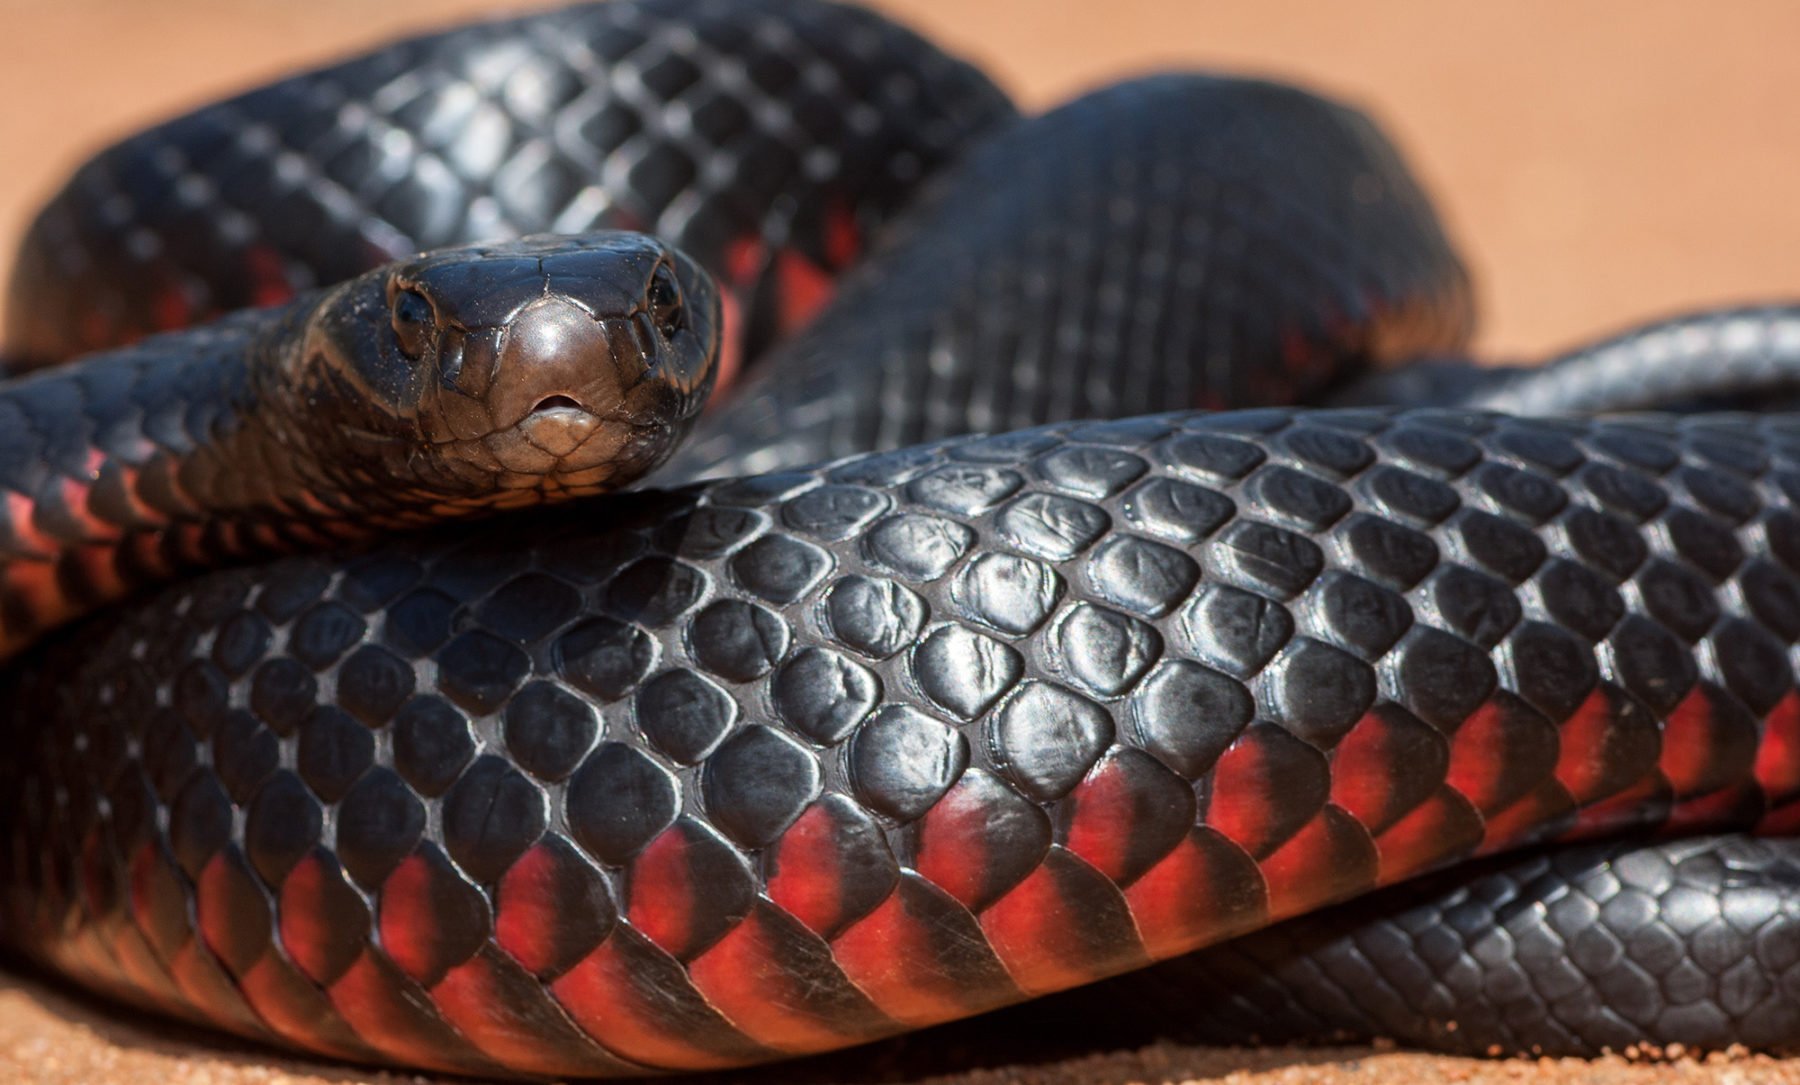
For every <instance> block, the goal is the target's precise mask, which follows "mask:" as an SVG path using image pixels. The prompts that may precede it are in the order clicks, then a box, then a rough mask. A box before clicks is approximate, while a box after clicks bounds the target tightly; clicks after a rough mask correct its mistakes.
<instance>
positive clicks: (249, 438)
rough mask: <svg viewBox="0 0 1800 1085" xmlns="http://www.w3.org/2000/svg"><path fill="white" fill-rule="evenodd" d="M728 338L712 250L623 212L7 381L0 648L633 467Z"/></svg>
mask: <svg viewBox="0 0 1800 1085" xmlns="http://www.w3.org/2000/svg"><path fill="white" fill-rule="evenodd" d="M678 268H679V269H680V270H678ZM684 283H685V286H684V285H683V284H684ZM653 294H654V295H655V296H657V297H664V296H665V294H666V300H667V302H668V306H667V308H666V310H665V311H663V312H662V313H661V315H660V316H655V315H653V314H652V312H651V310H652V309H653V308H655V305H654V303H653V301H652V300H651V296H652V295H653ZM684 295H685V301H684V300H683V296H684ZM403 314H404V316H405V320H404V321H402V319H401V318H402V315H403ZM658 320H661V321H662V322H663V326H661V327H658V326H656V325H657V321H658ZM402 329H404V331H405V335H404V337H403V336H402V335H401V331H402ZM719 339H720V328H719V306H718V301H717V297H716V295H715V294H714V293H713V290H712V285H711V281H710V280H708V279H707V278H706V277H705V275H704V273H703V272H701V271H700V270H699V269H698V268H696V267H694V266H693V264H692V263H691V262H690V261H689V260H688V259H687V257H685V256H682V255H681V254H680V253H677V252H675V251H673V250H671V249H669V248H667V247H666V246H664V245H663V244H661V243H660V242H658V241H656V240H655V239H654V238H649V237H646V236H644V235H641V234H621V233H615V232H608V233H600V234H588V235H579V236H573V237H563V236H556V237H548V238H546V237H536V238H528V239H522V240H518V241H513V242H508V243H502V244H497V245H482V246H473V247H468V248H462V249H445V250H439V251H438V252H436V253H434V254H431V255H429V256H425V257H420V258H418V259H415V260H410V261H403V262H399V263H396V264H392V265H388V266H386V267H383V268H378V269H376V270H375V271H372V272H369V273H367V274H365V275H362V276H358V277H357V278H355V279H352V280H350V281H349V282H347V283H344V284H342V285H340V286H338V287H335V288H333V289H331V290H328V291H318V292H314V293H313V294H311V295H309V296H307V297H305V298H303V299H302V300H299V301H295V302H293V303H291V304H289V305H287V306H284V307H281V308H278V309H274V310H248V311H245V312H242V313H239V314H236V315H234V316H232V317H229V318H227V319H225V320H222V321H219V322H218V323H216V324H211V325H204V326H202V327H199V328H196V329H191V330H188V331H182V332H172V333H168V334H165V335H160V336H154V337H152V338H150V339H148V340H146V341H144V342H142V343H140V344H137V345H135V346H131V347H125V348H121V349H119V350H116V351H111V352H103V353H101V354H97V355H93V356H89V357H86V358H83V359H80V360H79V361H75V362H71V363H68V364H66V365H62V366H59V367H56V368H54V369H51V370H47V371H43V372H40V373H37V374H35V375H33V376H30V377H27V378H23V379H19V380H14V381H9V382H4V383H0V656H5V655H10V654H11V653H13V652H16V651H18V650H19V649H21V648H23V647H25V646H26V645H27V644H29V643H30V642H31V641H32V640H33V639H34V638H35V637H36V635H37V634H39V633H40V632H42V631H44V630H46V629H50V628H54V627H55V626H57V625H61V624H63V623H64V622H66V621H68V620H70V619H71V618H74V617H76V616H78V615H80V614H82V613H85V612H87V611H89V610H92V609H93V608H94V607H96V606H98V605H99V604H101V603H105V602H109V601H113V600H117V599H122V598H124V597H125V596H126V595H127V594H129V593H130V592H131V591H133V590H136V589H139V588H142V587H143V586H145V585H147V584H154V583H160V582H163V581H167V580H169V579H171V578H173V577H174V576H176V575H177V574H179V573H184V572H189V573H191V572H195V571H198V570H201V569H207V568H212V567H216V566H218V565H220V564H223V563H225V562H227V561H229V560H232V559H241V558H244V557H247V556H264V557H266V556H269V555H271V554H275V553H289V552H301V551H315V550H319V549H328V548H330V547H331V546H333V545H336V544H341V543H344V542H347V541H351V540H367V539H370V538H374V537H377V536H380V535H384V534H391V533H393V532H394V531H397V530H402V529H405V528H411V527H418V526H420V525H423V524H435V523H442V522H444V521H447V520H452V519H457V518H460V517H467V516H471V515H475V514H478V513H481V512H484V511H491V510H493V509H495V508H507V507H515V508H516V507H523V506H526V505H531V504H536V503H540V502H545V501H554V500H569V499H572V498H574V497H578V496H583V495H588V494H594V493H602V492H605V491H607V490H611V489H620V488H622V487H623V486H625V485H627V484H629V483H631V482H635V481H636V480H637V479H638V477H640V476H641V475H643V474H644V473H645V472H646V471H648V470H650V469H652V468H654V467H655V466H657V465H658V464H660V463H661V462H662V461H663V460H664V459H666V458H667V456H668V454H669V452H670V450H671V449H672V448H673V447H674V445H675V443H676V442H677V441H679V440H680V438H681V436H682V435H683V434H684V433H685V432H686V431H687V428H688V427H689V426H690V425H692V423H693V420H694V418H695V417H696V416H697V415H698V414H699V412H700V408H701V405H702V404H703V403H704V402H705V398H706V392H707V390H708V389H709V388H710V387H711V385H712V382H713V379H714V376H715V373H716V367H715V361H716V359H717V356H718V348H719Z"/></svg>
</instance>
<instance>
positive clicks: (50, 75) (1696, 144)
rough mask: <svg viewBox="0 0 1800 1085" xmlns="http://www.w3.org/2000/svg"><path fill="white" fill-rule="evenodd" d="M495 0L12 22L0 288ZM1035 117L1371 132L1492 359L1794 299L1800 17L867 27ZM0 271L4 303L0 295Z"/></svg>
mask: <svg viewBox="0 0 1800 1085" xmlns="http://www.w3.org/2000/svg"><path fill="white" fill-rule="evenodd" d="M532 6H543V5H541V4H531V3H517V2H515V3H505V2H503V0H502V2H496V0H158V2H157V3H143V2H141V0H0V19H3V20H4V27H5V30H6V33H5V35H4V36H3V38H0V101H3V102H4V103H5V105H4V108H0V264H6V263H10V260H11V253H12V251H13V248H14V245H15V244H16V239H17V238H18V236H19V234H20V232H21V231H22V229H23V228H24V226H25V224H26V222H27V221H28V220H29V218H30V216H31V214H32V212H33V210H34V209H35V207H36V206H37V205H38V203H39V202H40V201H42V200H43V198H44V197H45V196H47V195H48V194H49V193H50V192H51V191H52V190H53V189H54V188H55V187H56V186H57V185H59V184H60V183H61V181H62V179H63V178H64V177H65V176H66V174H67V173H68V171H69V170H70V169H71V168H72V167H73V166H74V165H75V164H76V163H77V162H78V161H80V159H81V158H83V157H84V156H85V155H87V154H88V153H90V152H91V151H93V150H95V149H96V148H98V147H99V146H101V145H103V144H105V143H107V142H110V141H111V140H112V139H114V138H116V137H117V136H119V135H121V134H123V133H125V132H127V131H129V130H131V129H132V128H133V127H135V126H138V125H142V124H145V123H149V122H152V121H154V120H157V119H160V118H162V117H165V116H167V115H169V114H171V113H175V112H179V111H181V110H184V109H185V108H187V107H189V106H192V105H195V104H198V103H200V102H202V101H205V100H206V99H208V98H209V97H213V96H216V95H219V94H223V93H227V92H230V91H233V90H236V89H239V88H241V87H243V86H245V85H247V84H251V83H254V82H257V81H260V80H262V79H265V78H268V77H271V76H274V75H277V74H280V73H283V72H286V71H289V70H291V69H293V68H295V67H297V66H302V65H307V64H311V63H316V62H321V61H325V60H328V59H332V58H335V57H337V56H339V55H340V54H342V53H344V52H346V51H349V50H353V49H356V48H358V47H361V46H365V45H370V44H373V43H375V42H378V41H380V40H381V39H383V38H387V37H392V36H395V35H398V34H402V33H406V32H409V31H415V30H421V29H425V28H429V27H435V26H441V25H444V24H448V23H452V22H455V21H457V20H459V19H462V18H466V17H468V16H471V15H475V14H479V13H486V12H503V11H509V10H520V9H523V8H528V7H532ZM874 6H876V7H879V8H882V9H884V10H886V11H888V12H889V13H890V14H892V15H894V16H897V17H899V18H901V19H903V20H905V21H908V22H910V23H911V24H913V25H914V26H915V27H916V28H918V29H920V30H922V31H924V32H925V33H927V34H928V35H930V36H931V37H933V38H935V39H936V40H938V41H940V42H941V43H943V44H944V45H946V46H947V47H949V48H951V49H952V50H954V51H956V52H959V53H961V54H962V55H964V56H966V57H969V58H971V59H973V60H975V61H977V62H978V63H980V64H982V65H983V66H984V67H985V68H987V70H989V71H990V72H992V73H994V74H995V75H996V76H997V77H998V78H999V80H1000V81H1001V83H1002V84H1003V85H1004V86H1006V87H1007V88H1008V89H1009V90H1010V91H1011V92H1012V93H1013V94H1014V95H1015V96H1016V97H1017V98H1018V99H1019V100H1020V102H1021V103H1022V104H1023V105H1024V106H1025V107H1026V108H1027V109H1031V110H1038V109H1042V108H1044V107H1046V106H1049V105H1052V104H1055V103H1056V102H1058V101H1060V100H1062V99H1064V98H1066V97H1068V96H1070V95H1072V94H1074V93H1077V92H1079V91H1080V90H1082V89H1084V88H1087V87H1090V86H1092V85H1094V84H1096V83H1099V82H1102V81H1106V80H1110V79H1113V78H1116V77H1118V76H1120V75H1122V74H1125V73H1129V72H1134V71H1141V70H1144V69H1147V68H1154V67H1167V66H1186V67H1197V66H1206V67H1220V68H1228V69H1233V70H1238V71H1246V72H1253V73H1259V74H1267V75H1273V76H1277V77H1280V78H1285V79H1288V80H1291V81H1297V82H1301V83H1305V84H1308V85H1311V86H1313V87H1315V88H1317V89H1321V90H1325V91H1328V92H1331V93H1334V94H1337V95H1339V96H1341V97H1345V98H1348V99H1350V100H1352V101H1354V102H1356V103H1359V104H1360V105H1362V106H1363V107H1364V108H1366V109H1369V110H1371V111H1372V112H1373V113H1374V114H1375V115H1376V117H1377V119H1378V120H1380V121H1381V122H1382V124H1383V125H1384V126H1385V127H1386V128H1387V129H1388V130H1389V132H1390V133H1392V134H1393V135H1394V137H1395V138H1396V139H1397V140H1398V142H1399V143H1400V145H1401V147H1402V149H1403V150H1404V151H1406V152H1407V154H1408V156H1409V158H1410V160H1411V162H1412V164H1413V166H1414V168H1415V169H1416V170H1417V171H1418V172H1419V173H1420V174H1421V175H1422V176H1423V178H1424V180H1425V183H1426V185H1427V187H1428V188H1429V189H1430V191H1431V193H1432V195H1433V196H1434V197H1435V198H1436V200H1437V202H1438V206H1439V208H1440V209H1441V210H1442V211H1443V213H1444V215H1445V217H1446V219H1447V220H1448V222H1449V225H1450V228H1451V231H1452V234H1453V236H1454V237H1455V238H1456V239H1457V241H1458V242H1459V244H1460V245H1461V248H1462V251H1463V253H1464V255H1465V257H1466V258H1467V259H1468V261H1469V263H1470V264H1471V266H1472V267H1473V270H1474V272H1475V274H1476V277H1477V280H1478V284H1479V290H1480V300H1481V304H1482V323H1481V329H1482V330H1481V335H1480V338H1479V340H1478V343H1479V347H1480V349H1481V350H1482V351H1483V352H1484V353H1487V354H1490V355H1500V356H1506V357H1531V356H1534V355H1537V354H1539V353H1541V352H1543V351H1546V350H1552V349H1556V348H1558V347H1561V346H1564V345H1568V344H1571V343H1574V342H1576V341H1580V340H1583V339H1586V338H1589V337H1591V336H1593V335H1595V334H1598V333H1602V332H1606V331H1609V330H1611V329H1613V328H1616V327H1618V326H1620V325H1622V324H1626V323H1629V322H1632V321H1636V320H1638V319H1640V318H1645V317H1650V316H1656V315H1660V314H1664V313H1667V312H1669V311H1671V310H1674V309H1680V308H1688V307H1693V306H1697V305H1702V304H1710V303H1715V302H1728V301H1740V300H1752V299H1760V298H1769V297H1776V296H1787V295H1793V294H1795V293H1800V194H1797V193H1796V187H1797V186H1796V185H1795V179H1796V178H1797V177H1800V106H1797V105H1796V104H1795V100H1794V84H1793V79H1794V65H1793V49H1794V45H1795V43H1796V42H1800V4H1795V3H1792V2H1791V0H1733V3H1732V4H1730V5H1726V6H1719V7H1712V6H1707V7H1703V6H1702V5H1697V4H1693V3H1691V2H1688V0H1653V2H1646V0H1587V2H1585V3H1583V4H1579V5H1573V4H1566V3H1563V2H1560V0H1512V2H1509V3H1506V4H1493V5H1480V4H1475V3H1467V2H1462V0H1449V2H1443V3H1426V2H1419V0H1364V2H1362V3H1359V4H1354V5H1349V4H1339V3H1336V2H1335V0H1204V2H1199V0H1102V2H1100V3H1095V2H1093V0H874ZM4 274H5V273H4V271H0V277H3V276H4Z"/></svg>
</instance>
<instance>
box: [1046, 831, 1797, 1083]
mask: <svg viewBox="0 0 1800 1085" xmlns="http://www.w3.org/2000/svg"><path fill="white" fill-rule="evenodd" d="M1131 979H1132V981H1133V982H1131V983H1129V984H1127V983H1124V982H1117V981H1115V982H1113V983H1110V984H1103V985H1099V986H1097V987H1095V988H1093V989H1091V990H1087V991H1082V992H1079V994H1080V995H1081V996H1082V998H1081V999H1080V1001H1079V1004H1080V1006H1081V1007H1082V1009H1083V1010H1084V1011H1087V1012H1095V1011H1101V1010H1102V1007H1104V1006H1106V1005H1108V1004H1109V1003H1110V1004H1111V1005H1112V1006H1113V1007H1114V1008H1115V1010H1114V1012H1117V1010H1118V1008H1119V1007H1120V1006H1121V1004H1123V1005H1125V1006H1129V1007H1130V1009H1131V1012H1133V1013H1135V1014H1137V1015H1140V1022H1142V1021H1154V1022H1155V1024H1154V1025H1153V1026H1152V1027H1153V1029H1154V1031H1156V1032H1158V1033H1162V1034H1171V1033H1172V1034H1179V1035H1184V1036H1188V1037H1191V1038H1194V1039H1199V1040H1213V1041H1219V1040H1224V1041H1227V1042H1238V1043H1241V1042H1243V1040H1244V1038H1245V1037H1257V1038H1264V1039H1283V1038H1290V1039H1291V1038H1296V1037H1318V1036H1330V1035H1337V1036H1344V1037H1361V1038H1368V1037H1375V1036H1384V1037H1390V1038H1393V1039H1398V1040H1400V1041H1402V1042H1405V1043H1413V1044H1421V1045H1425V1046H1429V1047H1433V1048H1438V1049H1440V1050H1451V1051H1461V1052H1465V1053H1470V1054H1481V1053H1490V1054H1500V1053H1508V1052H1514V1051H1524V1052H1530V1053H1534V1054H1550V1055H1557V1054H1563V1053H1570V1052H1573V1053H1585V1052H1591V1051H1601V1050H1611V1051H1632V1050H1637V1049H1652V1050H1653V1049H1654V1048H1655V1047H1656V1046H1657V1045H1658V1044H1663V1045H1667V1044H1670V1043H1681V1044H1683V1045H1685V1046H1688V1047H1700V1048H1712V1049H1721V1048H1725V1047H1728V1046H1730V1045H1732V1044H1747V1045H1750V1046H1752V1047H1757V1048H1778V1049H1779V1048H1792V1046H1793V1043H1794V1037H1795V1036H1796V1035H1800V841H1796V840H1794V839H1792V838H1787V837H1781V838H1770V839H1758V838H1752V837H1746V836H1724V837H1690V838H1685V839H1681V840H1675V841H1664V842H1657V843H1649V844H1646V843H1644V842H1642V841H1633V840H1626V841H1606V842H1603V843H1594V844H1586V845H1581V846H1576V847H1562V848H1557V849H1554V850H1546V851H1538V852H1533V853H1530V854H1528V855H1526V856H1525V857H1523V858H1508V859H1506V860H1503V861H1492V862H1487V863H1483V864H1474V865H1472V866H1471V868H1470V869H1467V870H1459V871H1457V872H1456V873H1455V874H1454V875H1448V876H1444V875H1440V876H1437V877H1434V878H1427V879H1423V880H1422V881H1421V882H1420V883H1417V884H1408V885H1404V886H1397V887H1395V888H1393V889H1389V890H1385V891H1383V892H1380V893H1376V894H1372V895H1370V896H1369V897H1367V898H1364V899H1362V900H1359V901H1356V902H1354V903H1352V904H1350V905H1347V906H1344V907H1340V908H1338V909H1335V910H1334V911H1333V912H1332V913H1331V914H1330V917H1329V920H1327V918H1326V917H1325V916H1317V917H1314V916H1308V917H1302V918H1300V919H1296V920H1292V921H1290V922H1288V923H1286V924H1283V925H1281V926H1278V927H1276V928H1272V929H1270V930H1268V931H1266V932H1261V933H1258V934H1256V935H1252V936H1250V937H1247V938H1242V939H1238V940H1237V941H1234V942H1231V943H1228V944H1226V945H1224V946H1220V947H1218V948H1216V949H1212V950H1208V951H1206V952H1203V953H1197V954H1192V955H1190V956H1188V957H1183V958H1177V959H1176V960H1174V961H1171V962H1169V963H1167V964H1165V965H1159V966H1156V967H1153V968H1151V969H1147V970H1145V971H1144V972H1143V973H1141V974H1138V975H1134V976H1133V977H1131ZM1162 996H1168V997H1167V998H1165V997H1162ZM1065 1012H1066V1009H1065ZM1139 1027H1140V1029H1141V1028H1142V1025H1141V1023H1140V1026H1139ZM1647 1037H1654V1038H1657V1039H1656V1040H1647V1039H1646V1038H1647Z"/></svg>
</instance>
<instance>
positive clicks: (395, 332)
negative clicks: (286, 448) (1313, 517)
mask: <svg viewBox="0 0 1800 1085" xmlns="http://www.w3.org/2000/svg"><path fill="white" fill-rule="evenodd" d="M720 337H721V315H720V308H719V299H718V292H717V289H716V287H715V286H714V285H713V282H712V280H711V279H710V278H709V277H708V276H707V274H706V273H705V272H704V271H703V270H701V269H700V267H699V266H698V265H696V264H695V263H694V262H693V261H692V260H690V259H689V258H688V257H687V256H685V255H684V254H682V253H681V252H679V251H678V250H676V249H674V248H672V247H670V246H668V245H665V244H663V243H662V242H660V241H658V240H656V239H655V238H653V237H648V236H646V235H643V234H635V233H624V232H607V233H595V234H583V235H576V236H567V237H565V236H540V237H528V238H524V239H521V240H519V241H513V242H507V243H504V244H493V245H480V246H469V247H464V248H456V249H445V250H440V251H436V252H431V253H427V254H425V255H423V256H420V257H417V258H415V259H413V260H409V261H405V262H402V263H398V264H393V265H389V266H388V267H386V268H383V269H380V270H378V271H375V272H371V273H370V274H369V275H366V276H363V277H362V278H361V279H358V280H354V281H353V282H352V283H350V284H348V285H347V286H346V287H344V288H342V289H341V290H340V291H339V292H338V293H336V294H334V295H333V296H332V297H331V298H329V299H328V300H327V301H326V303H325V304H324V305H322V306H321V307H320V310H319V311H318V312H317V314H315V316H314V317H313V319H312V320H311V322H310V324H309V328H308V334H307V336H306V342H307V345H306V348H305V350H304V352H303V355H304V361H303V364H302V373H303V377H302V381H301V383H302V385H303V387H304V390H305V393H306V394H305V399H306V401H307V404H308V407H307V409H308V411H309V412H310V413H311V414H313V415H314V416H315V419H316V421H323V422H324V423H326V428H327V429H329V431H330V433H329V434H318V439H320V440H325V441H332V440H336V441H340V442H343V443H349V444H352V445H354V446H355V448H354V449H353V450H352V451H351V452H350V453H349V454H348V455H347V456H346V460H347V462H352V463H355V464H356V465H357V470H358V471H359V472H360V473H362V474H364V475H365V477H366V476H367V475H368V474H369V473H370V471H371V468H370V464H369V460H370V459H371V458H373V459H377V460H380V461H381V464H380V469H381V470H382V471H384V472H385V473H386V474H388V476H389V481H390V482H391V484H393V485H395V486H402V487H404V486H407V485H411V486H413V487H415V488H416V490H417V491H418V493H417V495H416V496H417V497H418V498H419V499H421V500H422V501H425V502H430V503H442V502H449V503H451V504H458V503H469V504H476V505H494V506H507V505H518V504H527V503H531V502H534V501H538V500H543V499H545V498H547V497H552V496H568V495H575V494H581V493H591V492H597V491H600V490H606V489H614V488H617V487H620V486H623V485H626V484H627V483H629V482H631V481H633V480H635V479H637V478H639V477H641V476H642V475H644V474H645V473H646V472H648V471H650V470H651V469H653V468H654V467H656V466H657V465H658V464H660V463H661V462H662V461H663V460H664V459H666V458H667V456H668V454H669V453H670V452H671V451H672V450H673V449H674V447H675V445H676V444H677V443H678V442H679V441H680V439H681V438H682V436H684V435H685V434H686V432H687V430H688V428H689V426H691V425H692V423H693V421H694V419H695V418H696V417H697V416H698V414H699V412H700V409H701V407H702V406H704V404H705V400H706V396H707V393H708V392H709V391H710V390H711V388H712V382H713V378H714V376H715V373H716V370H717V362H718V349H719V342H720ZM315 426H316V422H315ZM316 432H317V431H316V428H315V433H316Z"/></svg>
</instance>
